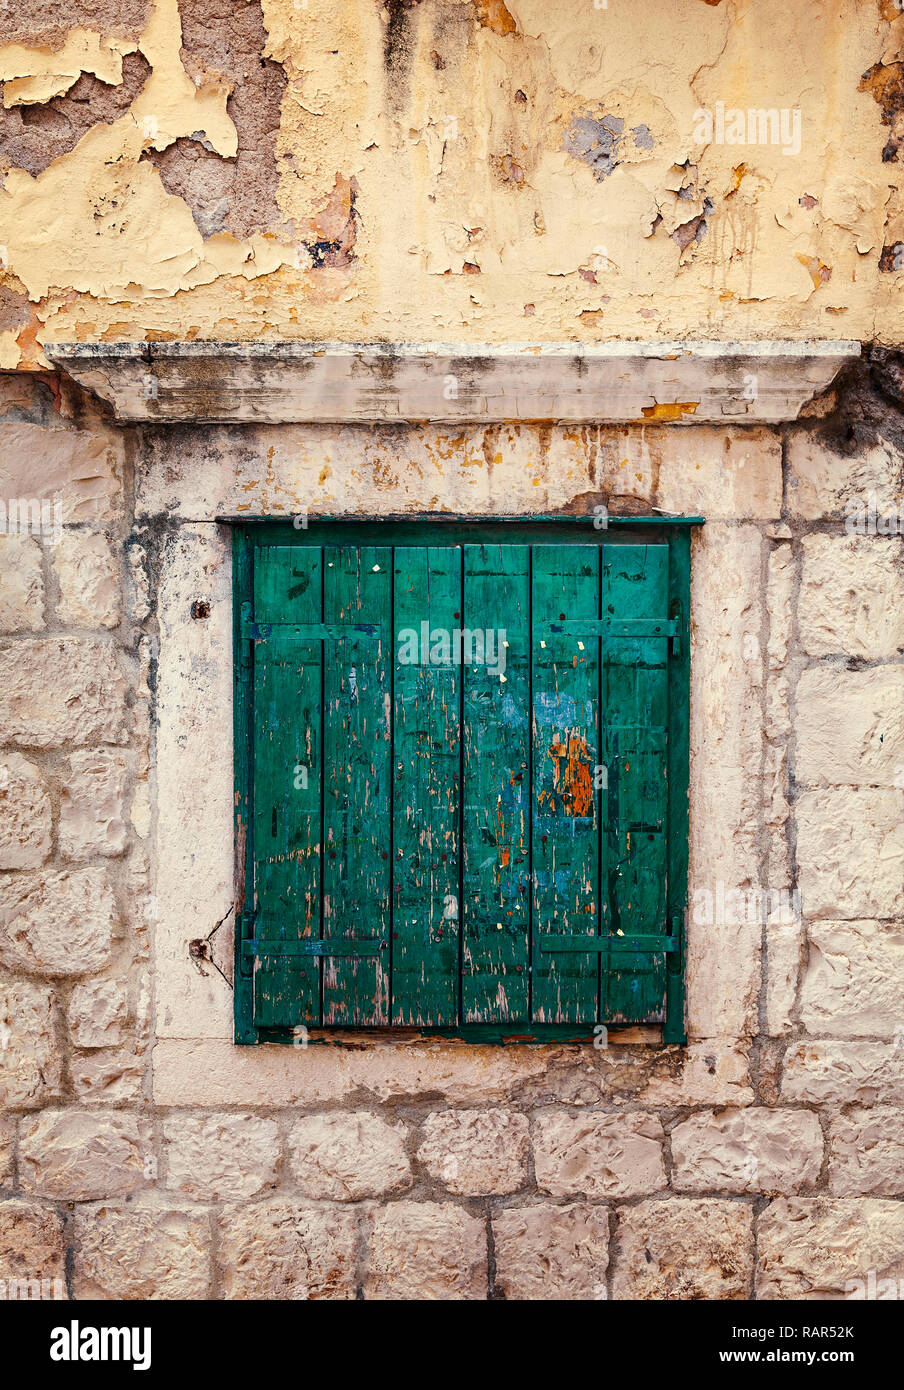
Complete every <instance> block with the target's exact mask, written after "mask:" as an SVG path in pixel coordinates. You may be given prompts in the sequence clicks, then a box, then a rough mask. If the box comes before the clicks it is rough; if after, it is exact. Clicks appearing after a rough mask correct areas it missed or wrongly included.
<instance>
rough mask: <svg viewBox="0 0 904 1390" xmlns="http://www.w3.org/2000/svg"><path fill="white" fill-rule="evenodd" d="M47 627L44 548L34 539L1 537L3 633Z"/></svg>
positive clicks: (0, 627) (0, 615)
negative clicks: (43, 566) (45, 624)
mask: <svg viewBox="0 0 904 1390" xmlns="http://www.w3.org/2000/svg"><path fill="white" fill-rule="evenodd" d="M43 626H44V574H43V571H42V568H41V547H40V546H39V545H38V543H37V541H35V540H33V539H32V538H31V537H30V536H10V535H6V536H0V632H2V633H7V632H38V631H40V629H41V628H42V627H43Z"/></svg>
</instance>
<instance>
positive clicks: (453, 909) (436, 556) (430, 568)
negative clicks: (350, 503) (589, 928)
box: [392, 546, 462, 1026]
mask: <svg viewBox="0 0 904 1390" xmlns="http://www.w3.org/2000/svg"><path fill="white" fill-rule="evenodd" d="M394 602H395V624H394V627H395V636H396V640H397V643H398V648H397V651H396V665H395V710H394V714H395V728H394V739H393V801H394V809H393V818H392V820H393V824H392V834H393V853H394V862H393V871H394V872H393V940H392V1019H393V1022H394V1023H397V1024H422V1025H425V1026H437V1025H440V1024H447V1025H454V1024H456V1023H457V1022H458V1018H459V960H458V949H459V946H458V942H459V938H458V933H459V904H458V891H459V886H458V856H459V798H460V781H461V769H460V756H461V755H460V735H461V708H460V707H461V667H460V666H456V665H454V663H453V661H452V652H451V650H450V651H448V652H447V651H446V650H445V647H444V643H443V639H442V634H443V633H445V634H447V635H448V634H450V633H451V632H452V630H453V629H454V628H455V627H458V626H460V620H461V616H462V614H461V608H462V587H461V547H459V546H436V547H427V546H418V547H415V546H399V547H397V548H396V551H395V564H394ZM434 629H436V630H437V633H438V634H439V635H438V636H437V637H436V638H434V636H433V632H434ZM405 633H410V634H412V635H414V636H416V638H417V646H418V648H419V655H420V658H421V660H420V661H419V662H418V663H417V664H413V663H402V662H401V661H400V660H399V655H400V651H401V649H402V645H403V634H405ZM405 645H406V646H410V645H412V644H411V643H410V642H407V643H405Z"/></svg>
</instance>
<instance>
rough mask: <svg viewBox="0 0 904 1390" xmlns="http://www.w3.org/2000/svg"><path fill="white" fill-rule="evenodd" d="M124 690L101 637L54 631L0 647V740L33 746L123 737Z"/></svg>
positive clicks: (113, 655) (119, 740)
mask: <svg viewBox="0 0 904 1390" xmlns="http://www.w3.org/2000/svg"><path fill="white" fill-rule="evenodd" d="M125 693H126V681H125V678H124V676H123V674H122V672H121V670H120V668H119V666H118V664H117V661H116V652H115V650H114V648H113V647H112V646H111V645H109V644H108V643H106V642H100V641H95V640H93V639H91V638H86V639H85V640H84V641H82V640H80V639H79V638H77V637H56V638H52V639H48V640H47V641H46V642H37V641H27V642H16V643H15V644H14V645H8V646H3V647H0V741H2V742H8V743H21V744H24V745H26V746H29V747H32V748H50V747H59V746H60V745H61V744H65V743H69V744H76V745H83V744H86V743H94V742H97V741H101V740H105V741H107V742H109V743H123V742H125V738H126V726H125Z"/></svg>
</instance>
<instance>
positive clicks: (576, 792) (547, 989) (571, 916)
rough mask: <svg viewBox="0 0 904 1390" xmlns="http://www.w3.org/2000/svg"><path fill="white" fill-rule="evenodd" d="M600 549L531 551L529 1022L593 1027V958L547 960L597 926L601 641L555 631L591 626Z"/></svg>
mask: <svg viewBox="0 0 904 1390" xmlns="http://www.w3.org/2000/svg"><path fill="white" fill-rule="evenodd" d="M599 566H600V548H599V546H592V545H537V546H534V547H533V580H532V662H533V850H532V852H533V878H534V923H533V939H532V951H533V961H532V969H533V1006H532V1007H533V1018H534V1020H535V1021H536V1022H538V1023H581V1022H594V1021H595V1020H596V1017H597V1009H598V1003H599V955H598V954H597V953H593V954H590V953H588V954H586V955H585V954H584V953H583V952H562V953H553V954H550V953H547V952H545V951H544V950H543V949H542V948H543V946H544V944H550V942H549V938H554V937H556V936H595V935H596V934H597V928H598V924H599V911H598V908H599V904H598V896H599V819H598V817H599V811H598V797H595V796H594V792H593V769H594V767H595V766H596V764H597V762H598V760H599V753H598V749H599V645H600V643H599V637H598V635H596V634H595V633H594V634H593V635H592V636H591V635H587V636H584V637H579V636H574V635H571V634H565V633H554V632H553V631H552V626H553V624H554V623H557V622H568V623H573V622H576V621H580V620H582V619H588V620H590V621H592V622H593V623H594V624H595V623H596V621H597V620H598V618H599V599H600V591H599V583H600V579H599Z"/></svg>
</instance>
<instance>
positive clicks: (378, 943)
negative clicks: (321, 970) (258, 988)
mask: <svg viewBox="0 0 904 1390" xmlns="http://www.w3.org/2000/svg"><path fill="white" fill-rule="evenodd" d="M388 947H389V942H388V941H384V940H381V939H379V938H377V939H374V940H370V941H368V940H366V939H364V938H359V937H354V936H336V937H332V938H324V937H317V936H306V937H305V936H303V937H300V938H298V939H297V940H294V941H287V940H283V939H281V938H279V937H275V938H273V939H272V940H259V939H254V940H243V942H242V955H243V956H247V958H248V959H249V961H250V960H253V959H254V957H255V956H261V957H266V958H267V959H270V958H271V957H275V956H378V955H379V954H380V952H381V951H385V950H387V949H388Z"/></svg>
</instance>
